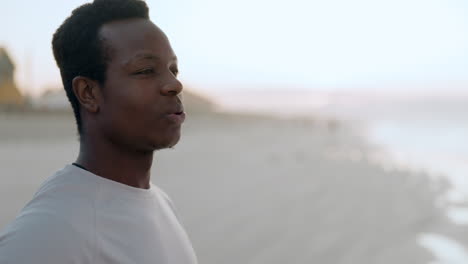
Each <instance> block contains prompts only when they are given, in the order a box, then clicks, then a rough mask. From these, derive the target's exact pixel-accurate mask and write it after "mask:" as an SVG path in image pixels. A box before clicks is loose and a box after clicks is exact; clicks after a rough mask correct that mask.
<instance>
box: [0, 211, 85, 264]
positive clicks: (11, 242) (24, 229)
mask: <svg viewBox="0 0 468 264" xmlns="http://www.w3.org/2000/svg"><path fill="white" fill-rule="evenodd" d="M87 248H88V247H87V245H86V241H84V240H83V234H80V233H79V232H78V230H76V229H75V228H73V225H72V224H71V223H68V222H67V221H66V220H65V219H61V218H59V217H57V216H55V215H54V214H49V213H46V212H37V213H35V212H31V213H28V214H23V215H20V216H18V218H16V219H15V221H14V222H13V223H12V224H10V225H9V226H8V227H7V228H6V229H5V231H4V232H3V233H1V234H0V263H1V264H17V263H24V264H28V263H35V264H53V263H71V264H75V263H76V264H78V263H79V264H85V263H92V254H91V252H89V250H87Z"/></svg>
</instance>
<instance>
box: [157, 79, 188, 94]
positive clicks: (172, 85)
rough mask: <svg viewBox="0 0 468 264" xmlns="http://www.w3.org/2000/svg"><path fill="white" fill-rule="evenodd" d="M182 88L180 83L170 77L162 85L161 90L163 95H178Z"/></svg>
mask: <svg viewBox="0 0 468 264" xmlns="http://www.w3.org/2000/svg"><path fill="white" fill-rule="evenodd" d="M183 89H184V87H183V85H182V83H181V82H180V81H179V80H177V79H176V78H174V77H172V78H171V80H169V81H168V82H167V83H166V84H165V85H164V86H163V89H162V91H161V93H162V94H163V95H166V96H169V95H178V94H180V93H181V92H182V90H183Z"/></svg>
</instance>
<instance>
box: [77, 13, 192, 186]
mask: <svg viewBox="0 0 468 264" xmlns="http://www.w3.org/2000/svg"><path fill="white" fill-rule="evenodd" d="M99 34H100V37H101V38H102V41H103V44H104V45H105V47H107V51H108V53H109V57H110V60H109V61H108V62H107V70H106V81H105V83H104V84H102V85H101V84H99V83H98V82H96V81H95V80H91V79H89V78H87V77H82V76H77V77H75V78H74V79H73V90H74V92H75V94H76V96H77V98H78V100H79V102H80V104H81V108H80V111H81V118H82V124H83V133H82V134H81V137H80V153H79V156H78V158H77V160H76V163H78V164H80V165H81V166H83V167H85V168H86V169H87V170H89V171H91V172H92V173H94V174H96V175H99V176H101V177H104V178H107V179H110V180H113V181H117V182H120V183H123V184H126V185H129V186H132V187H136V188H142V189H148V188H150V169H151V165H152V161H153V153H154V151H155V150H159V149H164V148H170V147H173V146H174V145H175V144H177V142H178V141H179V139H180V131H181V124H182V122H183V119H184V116H185V113H183V107H182V103H181V100H180V93H181V92H182V84H181V83H180V82H179V80H178V79H177V72H178V70H177V59H176V56H175V54H174V51H173V50H172V48H171V46H170V44H169V41H168V39H167V37H166V36H165V35H164V33H163V32H162V31H161V30H160V29H159V28H158V27H157V26H156V25H154V24H153V23H152V22H151V21H149V20H145V19H128V20H120V21H114V22H111V23H108V24H105V25H103V26H102V27H101V30H100V32H99Z"/></svg>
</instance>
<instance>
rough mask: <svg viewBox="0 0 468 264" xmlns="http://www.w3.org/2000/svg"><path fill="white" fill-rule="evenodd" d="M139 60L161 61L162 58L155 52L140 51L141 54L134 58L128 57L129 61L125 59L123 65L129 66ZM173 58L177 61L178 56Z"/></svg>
mask: <svg viewBox="0 0 468 264" xmlns="http://www.w3.org/2000/svg"><path fill="white" fill-rule="evenodd" d="M138 60H152V61H159V60H161V58H160V57H158V56H156V55H154V54H152V53H139V54H137V55H135V56H133V57H132V58H130V59H128V60H127V61H125V62H124V64H123V65H124V66H128V65H130V64H132V63H133V62H135V61H138ZM172 60H173V61H177V56H174V57H172Z"/></svg>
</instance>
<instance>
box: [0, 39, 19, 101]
mask: <svg viewBox="0 0 468 264" xmlns="http://www.w3.org/2000/svg"><path fill="white" fill-rule="evenodd" d="M14 72H15V65H14V63H13V61H12V60H11V58H10V56H8V53H7V51H6V50H5V49H4V48H2V47H0V104H7V105H20V104H22V103H23V102H24V98H23V96H22V95H21V93H20V92H19V90H18V88H17V87H16V84H15V80H14Z"/></svg>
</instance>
